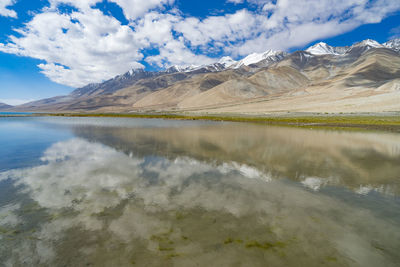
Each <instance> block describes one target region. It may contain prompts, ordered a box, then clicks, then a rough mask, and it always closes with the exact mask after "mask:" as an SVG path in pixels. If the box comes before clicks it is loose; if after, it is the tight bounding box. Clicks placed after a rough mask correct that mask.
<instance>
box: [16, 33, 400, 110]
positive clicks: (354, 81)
mask: <svg viewBox="0 0 400 267" xmlns="http://www.w3.org/2000/svg"><path fill="white" fill-rule="evenodd" d="M398 48H399V39H395V40H392V41H389V42H387V43H385V44H379V43H378V42H376V41H374V40H364V41H362V42H359V43H356V44H354V45H352V46H345V47H332V46H329V45H328V44H326V43H317V44H315V45H313V46H311V47H309V48H308V49H306V50H305V51H296V52H293V53H290V54H288V53H285V52H280V51H272V50H268V51H266V52H264V53H253V54H250V55H248V56H247V57H245V58H243V59H241V60H238V61H235V60H234V59H232V58H230V57H223V58H221V59H220V60H218V61H217V62H215V63H213V64H209V65H202V66H172V67H169V68H168V69H165V70H161V71H145V70H143V69H136V70H131V71H128V72H126V73H125V74H122V75H118V76H116V77H114V78H113V79H110V80H108V81H105V82H103V83H98V84H89V85H87V86H85V87H82V88H78V89H76V90H75V91H73V92H72V93H71V94H70V95H68V96H60V97H53V98H49V99H43V100H40V101H35V102H31V103H27V104H24V105H21V106H18V107H14V108H13V110H16V111H17V110H18V111H57V112H61V111H62V112H64V111H76V112H142V111H143V112H149V111H175V112H176V111H191V112H206V111H207V112H216V113H218V112H228V113H230V112H237V113H243V112H245V113H257V114H258V113H263V112H278V111H287V110H293V111H318V112H320V111H321V112H322V111H324V112H326V111H337V112H344V111H351V112H354V111H390V110H397V111H398V110H400V54H399V49H398Z"/></svg>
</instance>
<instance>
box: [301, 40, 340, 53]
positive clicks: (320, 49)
mask: <svg viewBox="0 0 400 267" xmlns="http://www.w3.org/2000/svg"><path fill="white" fill-rule="evenodd" d="M306 52H308V53H310V54H313V55H340V54H342V53H340V52H339V51H337V50H336V49H335V47H332V46H330V45H327V44H326V43H324V42H319V43H317V44H315V45H313V46H311V47H309V48H307V50H306Z"/></svg>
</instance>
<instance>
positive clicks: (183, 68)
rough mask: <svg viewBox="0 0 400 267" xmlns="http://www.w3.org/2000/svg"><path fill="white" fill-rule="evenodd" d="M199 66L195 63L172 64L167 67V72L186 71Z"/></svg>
mask: <svg viewBox="0 0 400 267" xmlns="http://www.w3.org/2000/svg"><path fill="white" fill-rule="evenodd" d="M198 67H199V66H195V65H186V66H178V65H173V66H171V67H169V68H168V69H167V72H188V71H192V70H195V69H197V68H198Z"/></svg>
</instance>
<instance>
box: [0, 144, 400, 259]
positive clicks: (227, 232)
mask: <svg viewBox="0 0 400 267" xmlns="http://www.w3.org/2000/svg"><path fill="white" fill-rule="evenodd" d="M42 162H43V164H42V165H39V166H36V167H33V168H27V169H17V170H12V171H8V172H4V173H2V174H0V180H1V179H3V180H4V179H9V178H10V179H12V180H13V181H14V183H15V185H16V186H17V185H19V186H22V189H21V192H20V193H21V194H25V195H28V196H29V198H30V199H31V200H32V201H33V202H34V203H37V205H38V206H39V207H40V208H44V209H45V210H46V213H47V214H48V216H44V217H43V218H41V219H40V220H39V226H38V229H37V231H36V232H34V233H32V234H31V235H30V238H26V235H23V237H21V238H15V239H14V240H12V241H6V242H9V245H8V246H5V247H4V246H3V247H1V249H0V252H1V254H0V258H1V257H6V255H7V257H6V260H5V262H7V263H8V264H9V265H18V264H20V265H22V264H23V263H28V264H31V265H37V264H50V265H60V264H68V265H74V266H76V265H85V264H93V265H95V266H98V265H101V266H107V265H116V264H118V265H122V266H124V265H127V266H129V265H131V263H132V262H134V263H137V264H139V265H156V266H158V265H159V266H165V265H167V266H168V265H175V266H195V265H197V264H198V265H200V266H203V265H211V266H221V265H222V266H232V265H235V264H250V265H252V266H264V265H265V264H272V265H275V266H279V265H282V266H287V265H296V264H303V265H310V266H312V265H319V263H321V262H325V263H327V264H328V265H329V264H331V265H354V264H355V265H360V266H377V265H382V264H386V265H387V266H395V265H396V262H397V263H398V262H399V261H400V258H399V255H398V254H397V251H398V249H399V243H398V240H399V238H400V231H399V225H398V224H397V223H396V222H390V221H387V220H384V219H381V218H378V217H376V216H375V215H374V214H372V213H371V212H370V211H369V210H367V209H363V208H360V207H356V206H351V205H348V204H346V203H344V202H342V201H340V200H338V199H335V198H333V197H329V196H326V195H323V194H320V193H318V192H314V191H312V190H311V191H309V190H305V189H304V187H301V186H298V185H297V184H295V183H293V182H288V181H283V180H275V179H272V178H273V177H272V176H271V175H270V174H265V173H263V172H261V171H259V170H257V169H255V168H253V167H250V166H247V165H243V164H238V163H234V162H233V163H232V162H228V163H222V164H217V163H209V162H204V161H199V160H195V159H193V158H189V157H176V158H175V159H167V158H164V157H143V158H139V157H133V156H129V155H127V154H125V153H122V152H119V151H117V150H115V149H113V148H111V147H108V146H105V145H102V144H99V143H94V142H88V141H86V140H84V139H80V138H76V139H72V140H69V141H65V142H60V143H56V144H54V145H52V146H51V147H50V148H49V149H47V150H46V151H45V153H44V155H43V157H42ZM309 179H311V178H309ZM306 181H307V179H306ZM309 181H310V183H311V186H312V188H313V189H314V188H315V189H317V188H316V187H318V186H320V184H316V183H315V181H314V180H313V181H311V180H309ZM14 205H17V206H14V207H16V209H18V208H19V206H18V205H19V204H18V203H15V204H14ZM16 209H13V210H12V212H16V211H15V210H16ZM0 214H1V212H0ZM15 216H16V215H15ZM10 218H12V217H10ZM20 219H21V220H23V219H25V220H29V217H27V216H21V218H20ZM22 223H29V222H22ZM222 255H223V256H222Z"/></svg>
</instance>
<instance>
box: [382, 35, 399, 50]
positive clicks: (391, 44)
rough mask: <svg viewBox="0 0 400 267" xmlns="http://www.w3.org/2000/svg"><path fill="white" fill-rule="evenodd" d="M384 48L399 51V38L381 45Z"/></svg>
mask: <svg viewBox="0 0 400 267" xmlns="http://www.w3.org/2000/svg"><path fill="white" fill-rule="evenodd" d="M383 45H384V46H385V47H387V48H390V49H393V50H396V51H400V38H397V39H393V40H390V41H388V42H386V43H384V44H383Z"/></svg>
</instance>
